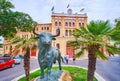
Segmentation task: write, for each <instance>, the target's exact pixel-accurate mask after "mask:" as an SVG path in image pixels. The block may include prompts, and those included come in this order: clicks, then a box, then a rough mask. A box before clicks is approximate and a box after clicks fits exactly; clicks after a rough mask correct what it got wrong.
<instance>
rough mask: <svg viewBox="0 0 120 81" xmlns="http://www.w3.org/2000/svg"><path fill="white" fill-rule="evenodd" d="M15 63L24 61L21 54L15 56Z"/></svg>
mask: <svg viewBox="0 0 120 81" xmlns="http://www.w3.org/2000/svg"><path fill="white" fill-rule="evenodd" d="M14 60H15V64H20V63H21V62H22V58H21V56H20V55H17V56H15V57H14Z"/></svg>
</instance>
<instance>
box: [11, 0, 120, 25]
mask: <svg viewBox="0 0 120 81" xmlns="http://www.w3.org/2000/svg"><path fill="white" fill-rule="evenodd" d="M11 1H12V3H13V5H14V6H15V8H14V10H15V11H21V12H25V13H28V14H29V15H30V16H31V17H32V18H33V19H34V20H35V21H37V22H38V23H49V22H51V8H52V6H54V7H55V8H54V12H57V13H62V12H64V13H66V12H67V5H68V4H70V8H71V9H72V10H73V13H79V14H80V12H79V11H80V9H82V8H84V9H85V10H84V12H82V13H87V15H88V21H91V20H98V19H99V20H110V21H111V22H113V21H114V19H115V18H118V17H120V0H11Z"/></svg>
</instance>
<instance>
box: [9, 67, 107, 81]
mask: <svg viewBox="0 0 120 81" xmlns="http://www.w3.org/2000/svg"><path fill="white" fill-rule="evenodd" d="M53 66H58V65H53ZM62 66H71V67H77V68H83V69H86V70H87V68H85V67H81V66H80V67H79V66H75V65H62ZM38 69H39V68H37V69H35V70H32V71H30V73H32V72H34V71H36V70H38ZM24 76H25V74H23V75H21V76H19V77H17V78H15V79H13V80H11V81H18V80H19V79H20V78H22V77H24ZM95 78H96V79H97V80H98V81H105V79H103V78H102V77H101V76H100V75H99V74H98V73H97V72H95Z"/></svg>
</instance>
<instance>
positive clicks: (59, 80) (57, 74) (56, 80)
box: [34, 70, 73, 81]
mask: <svg viewBox="0 0 120 81" xmlns="http://www.w3.org/2000/svg"><path fill="white" fill-rule="evenodd" d="M34 81H73V79H72V77H71V76H70V74H69V72H68V71H60V70H55V71H52V72H51V74H50V78H49V79H47V74H45V77H44V78H43V79H40V78H39V77H38V78H36V79H35V80H34Z"/></svg>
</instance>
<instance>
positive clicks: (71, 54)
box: [66, 43, 75, 58]
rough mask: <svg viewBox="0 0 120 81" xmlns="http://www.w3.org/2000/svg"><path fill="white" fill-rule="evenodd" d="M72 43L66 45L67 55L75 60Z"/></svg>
mask: <svg viewBox="0 0 120 81" xmlns="http://www.w3.org/2000/svg"><path fill="white" fill-rule="evenodd" d="M71 45H72V44H71V43H67V45H66V54H68V55H69V58H73V56H74V55H75V51H74V49H73V48H71Z"/></svg>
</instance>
